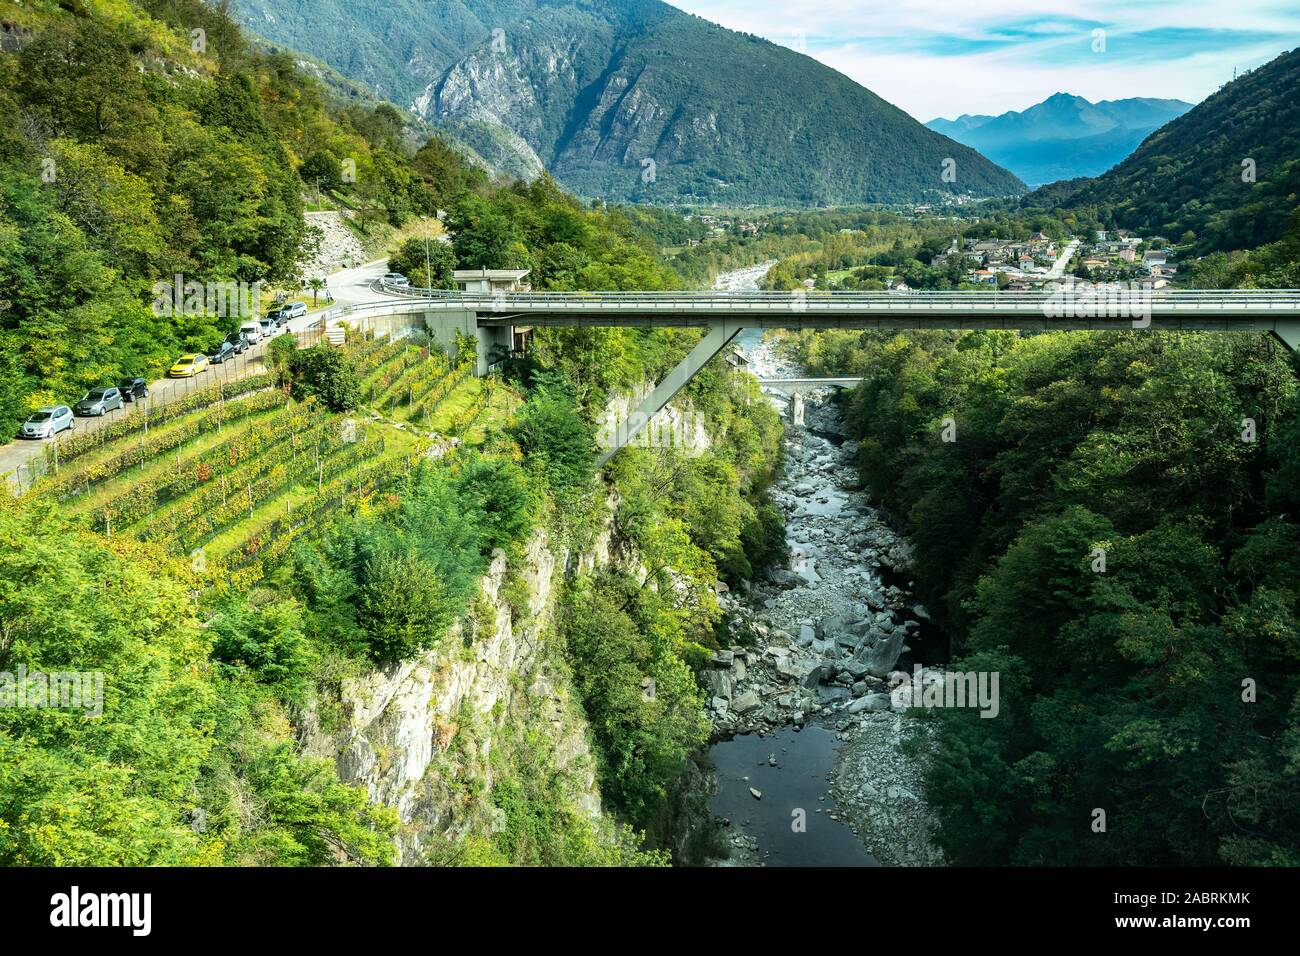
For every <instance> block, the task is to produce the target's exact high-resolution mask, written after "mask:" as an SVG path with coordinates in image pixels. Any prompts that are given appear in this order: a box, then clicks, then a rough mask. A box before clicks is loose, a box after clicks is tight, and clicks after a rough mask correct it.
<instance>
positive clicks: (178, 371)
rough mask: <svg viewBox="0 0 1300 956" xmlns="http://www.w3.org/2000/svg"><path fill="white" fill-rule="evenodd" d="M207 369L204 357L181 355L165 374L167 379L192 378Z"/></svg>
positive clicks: (205, 357)
mask: <svg viewBox="0 0 1300 956" xmlns="http://www.w3.org/2000/svg"><path fill="white" fill-rule="evenodd" d="M207 367H208V357H207V356H206V355H199V354H197V353H196V354H194V355H182V356H181V357H180V358H178V359H177V360H176V364H175V365H173V366H172V367H171V368H170V369H169V370H168V372H167V377H168V378H193V377H194V376H195V375H198V374H199V373H200V372H202V371H203V370H204V369H206V368H207Z"/></svg>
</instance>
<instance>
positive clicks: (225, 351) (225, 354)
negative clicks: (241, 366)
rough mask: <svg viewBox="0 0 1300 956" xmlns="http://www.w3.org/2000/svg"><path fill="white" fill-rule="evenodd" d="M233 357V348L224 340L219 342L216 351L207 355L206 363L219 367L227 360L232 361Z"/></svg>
mask: <svg viewBox="0 0 1300 956" xmlns="http://www.w3.org/2000/svg"><path fill="white" fill-rule="evenodd" d="M234 357H235V347H234V346H233V345H231V344H230V343H229V342H227V341H226V340H225V339H222V340H221V344H220V345H218V346H217V348H216V351H213V352H209V353H208V361H209V362H211V363H212V364H213V365H220V364H221V363H222V362H224V361H226V360H227V359H232V358H234Z"/></svg>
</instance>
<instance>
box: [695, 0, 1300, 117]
mask: <svg viewBox="0 0 1300 956" xmlns="http://www.w3.org/2000/svg"><path fill="white" fill-rule="evenodd" d="M670 2H671V3H672V4H673V5H674V6H676V7H679V8H680V9H682V10H686V11H688V12H690V13H695V14H698V15H699V16H702V17H705V18H706V19H709V20H712V21H714V22H715V23H720V24H722V25H723V26H725V27H728V28H730V29H733V30H740V31H742V32H745V33H752V34H757V35H758V36H761V37H764V38H765V39H768V40H771V41H772V42H774V43H780V44H782V45H783V46H787V47H790V48H792V49H795V50H798V51H799V52H801V53H806V54H807V55H809V56H812V57H816V58H817V59H818V60H821V61H822V62H823V63H825V64H826V65H828V66H831V67H834V68H835V69H837V70H839V71H840V72H841V73H844V74H845V75H847V76H849V77H852V78H853V79H854V80H856V81H857V82H859V83H861V84H862V85H863V86H865V87H867V89H869V90H871V91H872V92H874V93H876V94H878V95H879V96H882V97H884V98H885V99H886V100H888V101H889V102H891V103H893V104H894V105H895V106H898V107H900V108H902V109H904V110H906V111H907V112H908V113H910V114H911V115H912V116H913V117H915V118H916V119H918V120H920V121H921V122H923V123H924V122H928V121H929V120H932V119H934V118H935V117H937V116H943V117H947V118H949V119H952V118H953V117H956V116H958V115H960V114H962V113H987V114H993V115H996V114H999V113H1004V112H1006V111H1007V110H1022V109H1024V108H1025V107H1027V106H1032V105H1033V104H1035V103H1038V102H1041V101H1042V100H1044V99H1046V98H1047V97H1049V96H1051V95H1052V94H1053V93H1073V94H1075V95H1077V96H1082V97H1085V98H1086V99H1089V100H1092V101H1094V102H1096V101H1097V100H1113V99H1124V98H1126V97H1130V96H1153V97H1163V98H1171V99H1181V100H1186V101H1188V102H1190V103H1198V102H1200V101H1201V100H1202V99H1204V98H1205V97H1206V96H1208V95H1210V94H1211V93H1213V92H1214V91H1215V90H1216V89H1218V88H1219V87H1220V86H1222V85H1223V84H1224V83H1226V82H1227V81H1229V80H1231V79H1232V75H1233V70H1234V69H1237V70H1240V71H1244V70H1248V69H1253V68H1255V67H1257V66H1260V65H1262V64H1264V63H1266V62H1268V61H1269V60H1271V59H1273V58H1274V57H1275V56H1277V55H1278V54H1279V53H1282V52H1284V51H1286V50H1290V49H1293V48H1294V47H1296V46H1300V0H1049V2H1045V3H1044V2H1037V3H1036V2H1033V0H670Z"/></svg>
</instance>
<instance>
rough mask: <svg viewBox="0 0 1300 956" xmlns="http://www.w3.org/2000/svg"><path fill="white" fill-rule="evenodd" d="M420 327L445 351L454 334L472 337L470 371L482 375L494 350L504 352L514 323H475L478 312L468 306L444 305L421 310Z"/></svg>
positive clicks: (508, 344)
mask: <svg viewBox="0 0 1300 956" xmlns="http://www.w3.org/2000/svg"><path fill="white" fill-rule="evenodd" d="M423 318H424V327H425V329H426V330H427V331H428V333H429V337H430V338H432V339H433V340H434V341H435V342H437V343H438V344H439V345H441V346H442V347H443V348H444V349H445V350H446V351H447V352H451V351H452V350H453V349H454V348H455V347H456V335H457V333H459V334H461V335H468V336H470V337H471V338H473V339H474V341H475V345H476V353H477V358H476V361H475V362H474V374H475V375H477V376H479V377H482V376H484V375H486V374H487V373H488V366H489V365H490V364H491V362H492V353H493V351H494V350H501V351H505V352H508V351H509V350H510V346H511V344H512V340H513V338H514V327H513V326H509V325H479V322H478V313H477V312H476V311H474V310H471V309H446V310H440V311H436V312H425V313H424V315H423Z"/></svg>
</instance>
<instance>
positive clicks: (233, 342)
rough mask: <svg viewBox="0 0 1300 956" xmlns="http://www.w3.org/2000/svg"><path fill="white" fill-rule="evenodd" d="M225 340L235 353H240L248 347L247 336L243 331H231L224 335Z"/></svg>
mask: <svg viewBox="0 0 1300 956" xmlns="http://www.w3.org/2000/svg"><path fill="white" fill-rule="evenodd" d="M226 341H227V342H228V343H230V347H231V348H232V349H234V350H235V354H236V355H242V354H243V353H244V349H246V348H248V336H247V335H245V334H244V333H243V332H231V333H230V334H229V335H227V336H226Z"/></svg>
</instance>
